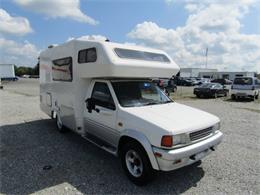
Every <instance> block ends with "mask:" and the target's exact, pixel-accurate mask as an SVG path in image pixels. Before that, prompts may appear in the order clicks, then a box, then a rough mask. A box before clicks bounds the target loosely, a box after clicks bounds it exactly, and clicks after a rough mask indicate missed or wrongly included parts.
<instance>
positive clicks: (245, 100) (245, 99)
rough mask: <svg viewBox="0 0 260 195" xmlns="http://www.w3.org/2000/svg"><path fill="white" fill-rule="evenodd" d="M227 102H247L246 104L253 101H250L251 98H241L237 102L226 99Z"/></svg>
mask: <svg viewBox="0 0 260 195" xmlns="http://www.w3.org/2000/svg"><path fill="white" fill-rule="evenodd" d="M225 101H226V102H245V103H246V102H253V100H252V99H250V98H239V99H235V100H233V99H231V98H229V99H225Z"/></svg>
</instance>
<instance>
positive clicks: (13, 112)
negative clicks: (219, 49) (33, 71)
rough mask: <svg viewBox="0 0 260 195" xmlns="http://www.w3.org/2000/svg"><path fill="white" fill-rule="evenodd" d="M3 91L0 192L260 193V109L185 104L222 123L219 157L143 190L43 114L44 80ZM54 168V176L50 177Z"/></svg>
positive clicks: (163, 176) (223, 102)
mask: <svg viewBox="0 0 260 195" xmlns="http://www.w3.org/2000/svg"><path fill="white" fill-rule="evenodd" d="M4 87H5V89H4V90H0V111H1V113H0V114H1V115H0V126H1V127H0V139H1V140H0V157H1V160H0V193H3V194H30V193H36V194H94V193H95V194H97V193H98V194H103V193H110V194H118V193H120V194H122V193H127V194H130V193H131V194H132V193H136V194H137V193H138V194H179V193H184V194H219V193H220V194H223V193H224V194H227V193H228V194H260V141H259V140H260V129H259V126H260V120H259V119H260V103H259V101H258V102H246V101H245V102H232V101H230V100H228V99H224V98H221V99H196V98H192V97H189V98H183V99H180V98H178V102H181V103H183V104H187V105H190V106H193V107H197V108H200V109H202V110H205V111H208V112H210V113H213V114H215V115H217V116H219V117H220V118H221V121H222V132H223V133H224V140H223V142H222V144H221V145H220V146H219V147H218V150H217V151H216V152H213V153H212V154H211V155H210V156H208V157H207V158H205V159H204V160H203V161H202V164H196V165H192V166H188V167H184V168H182V169H180V170H176V171H172V172H167V173H159V174H158V177H157V178H156V179H155V180H154V181H153V182H152V183H150V184H149V185H147V186H144V187H137V186H135V185H133V184H132V183H131V182H130V181H128V179H127V178H126V176H125V175H124V173H123V171H122V169H121V167H120V162H119V160H118V159H117V158H115V157H114V156H112V155H110V154H108V153H107V152H105V151H103V150H101V149H99V148H97V147H95V146H93V145H92V144H90V143H88V142H87V141H85V140H84V139H82V138H81V137H80V136H78V135H76V134H75V133H72V132H68V133H66V134H60V133H58V132H57V131H56V127H55V123H54V122H53V121H52V120H50V119H49V118H48V117H47V116H46V115H45V114H44V113H42V112H41V111H40V109H39V96H38V92H39V85H38V80H36V79H22V80H19V81H18V82H13V83H8V84H6V85H5V86H4ZM46 166H47V167H46ZM44 168H45V169H47V170H44Z"/></svg>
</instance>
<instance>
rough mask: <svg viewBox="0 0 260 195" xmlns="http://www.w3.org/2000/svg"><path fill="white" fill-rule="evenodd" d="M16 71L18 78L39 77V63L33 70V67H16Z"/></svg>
mask: <svg viewBox="0 0 260 195" xmlns="http://www.w3.org/2000/svg"><path fill="white" fill-rule="evenodd" d="M14 71H15V75H16V76H22V75H35V76H38V75H39V63H37V64H36V65H35V66H34V67H33V68H32V67H26V66H19V67H17V66H14Z"/></svg>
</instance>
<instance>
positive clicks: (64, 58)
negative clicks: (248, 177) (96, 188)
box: [40, 40, 222, 185]
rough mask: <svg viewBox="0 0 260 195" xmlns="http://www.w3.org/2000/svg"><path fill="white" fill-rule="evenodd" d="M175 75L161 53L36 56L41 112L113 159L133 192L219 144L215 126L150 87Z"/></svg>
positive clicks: (65, 49)
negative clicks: (156, 80)
mask: <svg viewBox="0 0 260 195" xmlns="http://www.w3.org/2000/svg"><path fill="white" fill-rule="evenodd" d="M178 71H179V67H178V66H177V65H176V64H175V63H174V61H173V60H172V59H171V58H170V57H169V56H168V55H167V54H166V53H165V52H163V51H160V50H155V49H149V48H143V47H138V46H129V45H124V44H117V43H111V42H106V41H80V40H72V41H70V42H67V43H64V44H63V45H59V46H55V47H52V48H48V49H47V50H45V51H43V52H42V53H41V54H40V102H41V109H42V110H43V111H44V112H45V113H46V114H48V115H49V116H50V117H52V118H56V121H57V127H58V129H59V130H60V131H63V130H64V129H65V127H66V128H68V129H71V130H73V131H75V132H77V133H78V134H80V135H81V136H83V137H84V138H85V139H87V140H89V141H90V142H92V143H94V144H96V145H97V146H99V147H101V148H103V149H105V150H106V151H108V152H110V153H112V154H114V155H116V156H119V157H120V159H121V162H122V166H123V168H124V170H125V172H126V174H127V176H128V177H129V178H130V180H132V181H133V182H134V183H135V184H139V185H141V184H144V183H146V182H147V181H149V179H151V178H152V177H151V176H152V175H153V172H154V170H162V171H170V170H174V169H177V168H180V167H183V166H186V165H189V164H192V163H194V162H196V161H198V160H200V159H202V158H203V157H205V156H206V155H208V154H209V153H210V152H211V151H214V150H215V147H216V145H218V144H219V143H220V142H221V139H222V133H221V132H220V131H219V128H220V125H219V123H220V121H219V118H217V117H216V116H213V115H211V114H209V113H206V112H203V111H200V110H198V109H194V108H191V107H188V106H184V105H181V104H178V103H176V102H174V101H172V100H171V99H170V98H169V97H167V96H166V95H165V94H164V93H163V92H162V91H161V90H160V89H159V88H158V87H157V86H156V85H155V84H154V83H153V82H152V81H151V79H152V78H155V77H156V78H158V77H161V78H170V77H171V76H172V75H175V74H176V73H177V72H178Z"/></svg>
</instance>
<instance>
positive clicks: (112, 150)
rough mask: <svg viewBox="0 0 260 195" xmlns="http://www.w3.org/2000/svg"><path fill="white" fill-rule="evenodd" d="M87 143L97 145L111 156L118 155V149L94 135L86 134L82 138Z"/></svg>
mask: <svg viewBox="0 0 260 195" xmlns="http://www.w3.org/2000/svg"><path fill="white" fill-rule="evenodd" d="M82 137H83V138H84V139H86V140H87V141H89V142H91V143H93V144H95V145H96V146H98V147H99V148H101V149H103V150H105V151H107V152H109V153H110V154H113V155H114V156H116V155H117V149H116V148H115V147H114V146H111V145H110V144H109V143H107V142H105V141H104V140H102V139H100V138H98V137H96V136H95V135H92V134H90V133H86V134H85V135H83V136H82Z"/></svg>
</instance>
